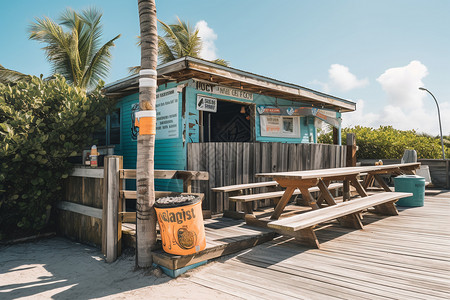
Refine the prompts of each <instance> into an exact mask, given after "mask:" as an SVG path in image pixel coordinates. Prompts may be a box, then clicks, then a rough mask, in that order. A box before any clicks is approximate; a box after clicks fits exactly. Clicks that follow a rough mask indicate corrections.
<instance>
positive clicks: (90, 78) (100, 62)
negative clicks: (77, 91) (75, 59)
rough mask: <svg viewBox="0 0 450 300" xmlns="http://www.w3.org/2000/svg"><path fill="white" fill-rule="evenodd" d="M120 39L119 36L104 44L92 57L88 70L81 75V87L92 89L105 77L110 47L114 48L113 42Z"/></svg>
mask: <svg viewBox="0 0 450 300" xmlns="http://www.w3.org/2000/svg"><path fill="white" fill-rule="evenodd" d="M119 37H120V34H119V35H117V36H116V37H115V38H113V39H111V40H110V41H108V42H107V43H105V44H104V45H103V46H102V47H101V48H100V49H99V50H98V51H97V52H96V53H95V55H94V57H93V58H92V61H91V62H90V63H89V65H88V68H87V69H86V71H85V72H84V74H83V80H82V85H81V86H82V87H83V88H86V87H88V88H91V87H94V86H95V85H96V84H97V82H98V80H99V79H101V78H103V77H106V75H108V71H109V68H110V61H111V60H110V58H111V52H110V49H111V47H114V41H115V40H117V39H118V38H119Z"/></svg>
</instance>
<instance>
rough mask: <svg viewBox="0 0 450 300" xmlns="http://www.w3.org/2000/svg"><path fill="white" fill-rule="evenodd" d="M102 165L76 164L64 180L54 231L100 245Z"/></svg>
mask: <svg viewBox="0 0 450 300" xmlns="http://www.w3.org/2000/svg"><path fill="white" fill-rule="evenodd" d="M103 176H104V174H103V169H102V168H98V169H90V168H84V167H77V168H76V169H75V170H74V171H73V173H72V174H71V175H70V176H69V177H68V178H67V180H66V181H65V186H64V190H65V199H61V200H62V201H60V202H59V203H58V208H59V210H58V217H57V222H58V226H57V229H58V233H59V234H61V235H64V236H66V237H69V238H71V239H75V240H76V241H79V242H83V243H87V244H91V245H95V246H98V247H101V245H102V214H103V212H102V210H103V192H104V190H103Z"/></svg>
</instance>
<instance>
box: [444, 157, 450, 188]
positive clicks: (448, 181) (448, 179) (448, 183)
mask: <svg viewBox="0 0 450 300" xmlns="http://www.w3.org/2000/svg"><path fill="white" fill-rule="evenodd" d="M444 162H445V188H447V189H449V188H450V174H448V171H449V163H448V162H449V160H448V159H444Z"/></svg>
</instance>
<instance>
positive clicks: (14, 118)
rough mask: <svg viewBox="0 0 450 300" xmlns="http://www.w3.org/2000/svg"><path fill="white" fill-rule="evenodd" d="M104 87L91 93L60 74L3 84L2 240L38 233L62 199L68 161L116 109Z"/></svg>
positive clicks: (0, 134) (0, 145)
mask: <svg viewBox="0 0 450 300" xmlns="http://www.w3.org/2000/svg"><path fill="white" fill-rule="evenodd" d="M108 102H109V101H107V100H106V99H105V98H104V97H103V96H102V95H101V93H100V87H98V88H97V89H96V90H94V91H93V92H92V93H90V94H88V95H86V93H85V92H84V91H83V90H81V89H78V88H75V87H72V86H70V85H68V84H67V83H66V80H65V79H64V78H63V77H61V76H58V75H57V76H55V77H54V78H53V79H52V80H48V81H44V80H42V79H39V78H37V77H33V78H32V80H31V81H30V82H19V83H17V84H16V85H14V86H5V85H0V239H1V237H2V236H3V237H8V236H11V235H12V234H14V233H17V232H18V231H22V233H23V232H26V233H33V232H36V231H39V230H41V229H42V228H43V227H44V226H45V225H46V224H47V221H48V215H49V214H48V212H49V211H50V209H51V208H52V207H54V204H55V203H56V202H57V201H60V200H62V199H64V198H63V195H62V181H63V179H64V178H67V176H68V174H69V172H70V170H71V164H70V163H68V158H69V157H70V156H74V155H76V154H77V152H78V153H79V152H80V151H81V150H82V149H83V148H84V147H85V146H86V145H88V144H90V142H91V141H90V139H91V136H92V132H93V130H94V129H95V128H96V127H98V126H100V125H102V123H103V122H104V120H105V115H106V113H107V111H108V109H109V108H110V107H111V103H108Z"/></svg>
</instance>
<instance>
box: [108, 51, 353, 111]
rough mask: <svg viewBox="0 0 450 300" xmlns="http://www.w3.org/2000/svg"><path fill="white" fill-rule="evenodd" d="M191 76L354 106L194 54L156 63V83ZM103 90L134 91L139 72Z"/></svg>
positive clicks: (340, 107) (323, 104)
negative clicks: (206, 59) (194, 56)
mask: <svg viewBox="0 0 450 300" xmlns="http://www.w3.org/2000/svg"><path fill="white" fill-rule="evenodd" d="M193 78H195V79H201V80H204V81H210V82H211V83H214V84H220V85H224V86H229V87H234V88H240V89H243V90H246V91H251V92H253V93H256V94H261V95H266V96H271V97H277V98H282V99H286V100H291V101H296V102H302V103H307V104H310V105H312V106H316V107H320V108H327V109H333V110H336V111H340V112H349V111H354V110H355V109H356V104H355V103H354V102H352V101H349V100H345V99H341V98H338V97H334V96H331V95H327V94H324V93H321V92H318V91H314V90H311V89H308V88H305V87H302V86H298V85H294V84H291V83H286V82H282V81H279V80H275V79H271V78H268V77H264V76H260V75H256V74H252V73H249V72H245V71H242V70H238V69H234V68H230V67H225V66H222V65H218V64H215V63H212V62H209V61H205V60H202V59H198V58H192V57H183V58H180V59H177V60H174V61H171V62H169V63H166V64H163V65H161V66H159V67H158V85H162V84H165V83H168V82H181V81H185V80H189V79H193ZM104 91H105V93H106V95H107V96H109V97H123V96H126V95H130V94H134V93H137V92H139V75H137V74H136V75H132V76H129V77H127V78H124V79H121V80H119V81H116V82H113V83H110V84H108V85H106V86H105V88H104Z"/></svg>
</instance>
